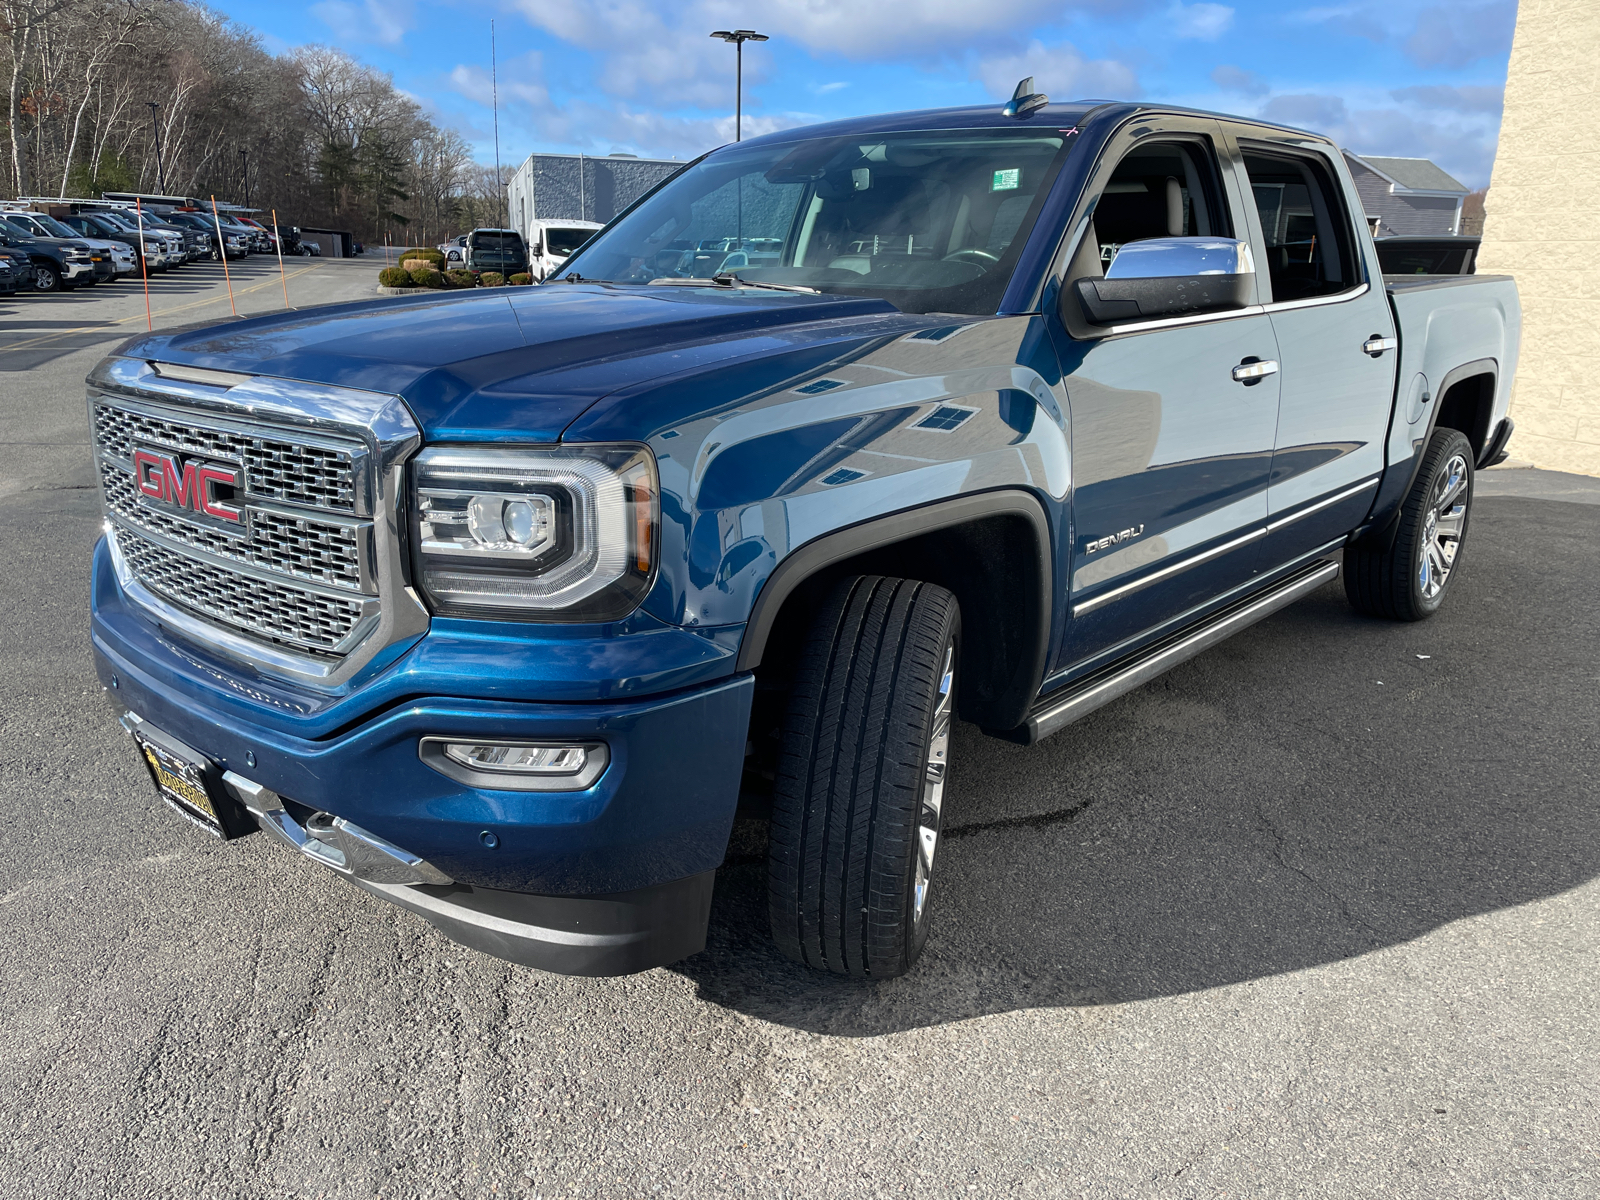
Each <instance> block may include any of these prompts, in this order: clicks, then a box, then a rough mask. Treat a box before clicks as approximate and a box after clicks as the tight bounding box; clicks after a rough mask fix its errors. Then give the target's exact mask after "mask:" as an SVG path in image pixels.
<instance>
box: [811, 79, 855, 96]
mask: <svg viewBox="0 0 1600 1200" xmlns="http://www.w3.org/2000/svg"><path fill="white" fill-rule="evenodd" d="M849 86H850V85H849V84H848V83H845V82H844V81H842V80H841V81H839V82H836V83H817V84H813V85H812V86H811V90H812V91H813V92H815V93H817V95H819V96H826V95H827V94H828V93H829V92H837V91H840V90H842V89H844V88H847V87H849Z"/></svg>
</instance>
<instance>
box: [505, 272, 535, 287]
mask: <svg viewBox="0 0 1600 1200" xmlns="http://www.w3.org/2000/svg"><path fill="white" fill-rule="evenodd" d="M506 282H508V283H510V284H513V285H514V286H516V287H527V286H528V285H529V284H530V283H532V282H533V276H532V275H529V274H528V273H527V272H526V271H518V272H517V273H516V274H515V275H513V276H512V277H511V278H510V279H509V280H507V281H506Z"/></svg>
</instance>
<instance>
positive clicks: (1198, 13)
mask: <svg viewBox="0 0 1600 1200" xmlns="http://www.w3.org/2000/svg"><path fill="white" fill-rule="evenodd" d="M1166 21H1167V27H1168V28H1169V29H1171V30H1172V32H1173V33H1174V34H1175V35H1177V36H1178V37H1180V38H1194V39H1196V40H1197V41H1202V42H1214V41H1216V40H1217V39H1218V38H1219V37H1221V36H1222V35H1223V34H1224V33H1226V32H1227V31H1228V28H1229V27H1230V26H1231V25H1232V24H1233V9H1231V8H1229V7H1228V6H1227V5H1226V4H1184V3H1183V2H1182V0H1178V2H1177V3H1175V4H1173V6H1172V7H1171V8H1169V9H1168V10H1167V13H1166Z"/></svg>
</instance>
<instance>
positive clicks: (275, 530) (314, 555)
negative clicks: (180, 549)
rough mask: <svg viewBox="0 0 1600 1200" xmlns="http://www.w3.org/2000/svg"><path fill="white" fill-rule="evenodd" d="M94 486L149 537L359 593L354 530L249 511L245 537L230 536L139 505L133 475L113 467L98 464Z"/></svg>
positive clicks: (356, 531) (259, 510)
mask: <svg viewBox="0 0 1600 1200" xmlns="http://www.w3.org/2000/svg"><path fill="white" fill-rule="evenodd" d="M100 486H101V488H102V490H103V492H104V494H105V499H106V507H107V508H108V509H109V510H110V511H111V512H113V513H115V514H116V515H117V516H119V517H122V518H123V519H124V520H126V521H127V522H128V523H130V524H132V525H137V526H139V528H140V529H143V530H146V531H148V532H150V533H155V534H159V535H160V536H162V537H164V538H168V539H170V540H171V541H175V542H182V543H184V544H185V545H188V546H193V547H195V548H196V549H198V550H205V551H207V552H209V553H211V554H215V555H218V556H219V557H222V558H231V559H234V560H235V561H237V562H242V563H250V564H253V565H255V566H259V567H265V568H266V569H268V570H274V571H281V572H282V573H283V574H285V575H289V576H291V577H293V578H295V579H301V580H306V581H308V582H311V583H325V584H329V585H331V586H333V587H340V588H346V589H348V590H349V591H352V592H359V591H360V590H361V553H360V536H361V531H360V528H359V527H358V526H355V525H349V524H345V525H335V524H330V523H329V522H326V521H316V520H312V519H310V518H308V517H302V516H299V515H295V514H290V513H283V512H277V511H273V510H269V509H262V508H249V509H246V522H247V528H248V536H246V537H234V536H232V535H230V534H226V533H223V532H221V531H220V530H218V529H216V528H214V527H212V526H208V525H201V524H197V523H195V522H192V521H186V520H184V519H182V518H181V517H176V516H172V515H169V514H168V513H166V512H164V511H162V510H161V509H159V508H157V507H155V506H154V505H149V504H140V503H139V492H138V489H137V488H135V487H134V485H133V473H132V472H131V471H129V470H127V469H125V468H123V467H121V466H119V465H118V464H116V463H111V462H106V461H105V460H103V459H102V460H101V463H100Z"/></svg>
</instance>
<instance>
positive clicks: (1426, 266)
mask: <svg viewBox="0 0 1600 1200" xmlns="http://www.w3.org/2000/svg"><path fill="white" fill-rule="evenodd" d="M1482 241H1483V239H1482V238H1480V237H1474V236H1471V235H1469V234H1458V235H1456V236H1452V237H1381V238H1378V239H1376V241H1375V242H1374V245H1376V246H1377V248H1378V265H1379V267H1381V268H1382V270H1383V273H1384V274H1385V275H1471V274H1472V273H1473V271H1474V270H1475V269H1476V264H1477V260H1478V246H1479V244H1480V243H1481V242H1482Z"/></svg>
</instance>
